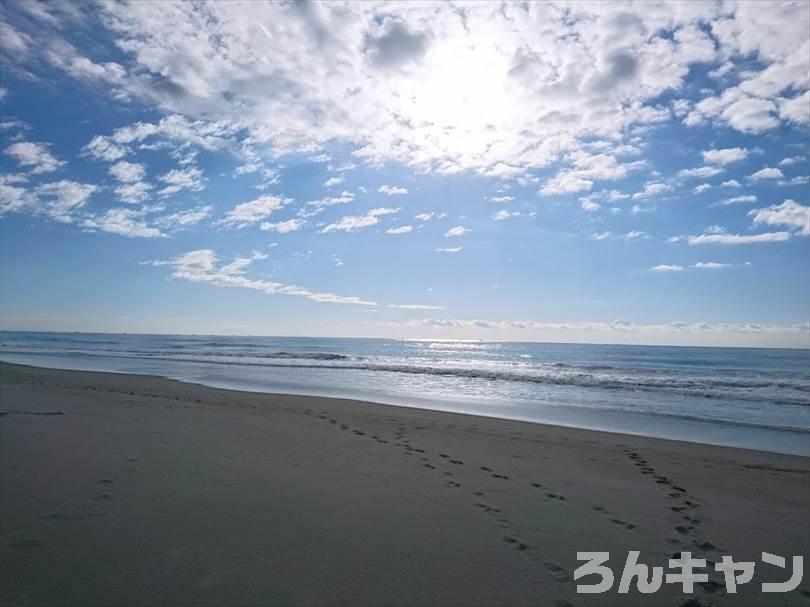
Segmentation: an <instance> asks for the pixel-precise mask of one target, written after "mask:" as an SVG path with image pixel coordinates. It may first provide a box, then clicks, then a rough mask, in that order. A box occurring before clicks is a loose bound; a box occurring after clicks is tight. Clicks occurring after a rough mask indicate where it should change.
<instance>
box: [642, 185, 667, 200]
mask: <svg viewBox="0 0 810 607" xmlns="http://www.w3.org/2000/svg"><path fill="white" fill-rule="evenodd" d="M671 189H672V188H671V187H670V186H668V185H667V184H665V183H661V182H660V181H648V182H647V183H645V184H644V189H643V190H642V191H641V192H636V193H635V194H633V199H634V200H639V199H642V198H650V197H652V196H657V195H658V194H663V193H664V192H669V191H670V190H671Z"/></svg>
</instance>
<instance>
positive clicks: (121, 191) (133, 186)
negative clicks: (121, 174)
mask: <svg viewBox="0 0 810 607" xmlns="http://www.w3.org/2000/svg"><path fill="white" fill-rule="evenodd" d="M150 191H152V186H150V185H149V184H148V183H144V182H142V181H140V182H136V183H125V184H122V185H119V186H118V187H116V188H115V194H116V196H118V199H119V200H121V201H123V202H128V203H130V204H137V203H139V202H143V201H144V200H145V199H146V197H147V196H148V195H149V192H150Z"/></svg>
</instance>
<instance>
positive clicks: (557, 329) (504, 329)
mask: <svg viewBox="0 0 810 607" xmlns="http://www.w3.org/2000/svg"><path fill="white" fill-rule="evenodd" d="M377 324H378V325H380V326H384V327H386V328H388V329H389V330H390V329H394V328H406V329H411V330H413V329H417V330H419V333H420V334H423V335H424V334H426V332H428V331H429V332H430V333H428V335H430V336H442V337H447V338H479V339H485V338H486V335H487V333H489V334H490V335H497V336H498V338H499V339H511V340H542V341H565V342H571V341H580V342H585V343H609V344H615V343H622V342H623V343H641V344H644V343H650V341H653V342H654V343H670V344H673V345H676V344H677V345H718V344H719V343H727V341H728V340H729V339H738V340H741V341H738V342H736V343H739V344H740V345H753V344H757V345H768V344H774V343H784V342H778V341H776V342H774V341H770V339H771V338H788V339H789V340H790V343H793V344H795V345H796V346H798V347H806V344H807V337H808V330H810V326H808V324H807V323H800V324H793V325H790V324H787V325H775V324H762V323H727V322H683V321H673V322H667V323H661V324H637V323H632V322H628V321H625V320H616V321H613V322H596V321H578V322H577V321H574V322H547V321H538V320H486V319H459V318H419V319H409V320H407V321H400V322H379V323H377ZM411 334H413V333H411Z"/></svg>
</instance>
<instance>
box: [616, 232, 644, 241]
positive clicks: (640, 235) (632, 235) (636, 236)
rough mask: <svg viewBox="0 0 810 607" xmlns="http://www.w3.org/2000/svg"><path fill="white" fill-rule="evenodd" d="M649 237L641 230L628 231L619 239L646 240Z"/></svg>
mask: <svg viewBox="0 0 810 607" xmlns="http://www.w3.org/2000/svg"><path fill="white" fill-rule="evenodd" d="M649 237H650V235H649V234H647V232H643V231H641V230H630V231H629V232H627V233H626V234H625V235H624V236H622V237H621V238H623V239H624V240H646V239H648V238H649Z"/></svg>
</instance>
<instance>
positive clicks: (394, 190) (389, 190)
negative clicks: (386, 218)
mask: <svg viewBox="0 0 810 607" xmlns="http://www.w3.org/2000/svg"><path fill="white" fill-rule="evenodd" d="M377 191H378V192H380V193H381V194H385V195H386V196H404V195H405V194H407V193H408V188H400V187H397V186H395V185H381V186H380V187H379V188H378V189H377Z"/></svg>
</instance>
